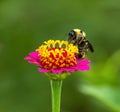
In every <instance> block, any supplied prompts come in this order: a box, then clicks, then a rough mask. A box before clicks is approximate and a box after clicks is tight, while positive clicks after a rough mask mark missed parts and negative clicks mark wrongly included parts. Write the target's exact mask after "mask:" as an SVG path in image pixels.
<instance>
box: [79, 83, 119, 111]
mask: <svg viewBox="0 0 120 112" xmlns="http://www.w3.org/2000/svg"><path fill="white" fill-rule="evenodd" d="M79 90H80V91H82V93H84V94H86V95H90V96H92V97H94V98H96V99H97V100H99V101H101V103H103V104H104V105H106V106H107V107H109V108H110V109H111V110H113V111H114V112H120V88H113V87H109V86H105V85H103V86H94V85H83V86H82V87H80V88H79Z"/></svg>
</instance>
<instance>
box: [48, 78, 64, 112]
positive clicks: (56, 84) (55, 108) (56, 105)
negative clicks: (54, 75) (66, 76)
mask: <svg viewBox="0 0 120 112" xmlns="http://www.w3.org/2000/svg"><path fill="white" fill-rule="evenodd" d="M50 84H51V92H52V112H60V102H61V88H62V80H50Z"/></svg>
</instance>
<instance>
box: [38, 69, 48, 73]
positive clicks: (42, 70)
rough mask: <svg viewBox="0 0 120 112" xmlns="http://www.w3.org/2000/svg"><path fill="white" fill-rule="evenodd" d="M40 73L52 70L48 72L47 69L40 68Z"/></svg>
mask: <svg viewBox="0 0 120 112" xmlns="http://www.w3.org/2000/svg"><path fill="white" fill-rule="evenodd" d="M38 71H39V72H43V73H47V72H50V70H46V69H44V68H38Z"/></svg>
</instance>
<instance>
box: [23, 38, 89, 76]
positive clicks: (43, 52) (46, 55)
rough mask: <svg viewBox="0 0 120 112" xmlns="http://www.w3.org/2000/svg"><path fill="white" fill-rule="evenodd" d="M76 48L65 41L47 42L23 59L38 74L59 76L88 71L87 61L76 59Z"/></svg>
mask: <svg viewBox="0 0 120 112" xmlns="http://www.w3.org/2000/svg"><path fill="white" fill-rule="evenodd" d="M77 53H78V48H77V46H74V45H73V44H68V42H67V41H60V40H56V41H55V40H48V41H47V42H46V41H45V42H44V44H43V45H41V46H40V47H39V48H38V49H37V50H36V51H34V52H31V53H30V54H29V56H26V57H25V60H27V61H28V62H29V63H33V64H35V65H37V66H38V70H39V72H43V73H53V74H61V73H65V72H74V71H77V70H78V71H85V70H89V69H90V68H89V65H88V64H89V63H90V61H89V60H86V59H84V58H76V54H77Z"/></svg>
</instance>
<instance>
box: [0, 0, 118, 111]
mask: <svg viewBox="0 0 120 112" xmlns="http://www.w3.org/2000/svg"><path fill="white" fill-rule="evenodd" d="M73 28H81V29H82V30H84V31H85V32H86V33H87V38H88V40H90V42H91V43H92V44H93V46H94V49H95V53H90V52H89V53H88V55H87V57H86V58H87V59H90V60H91V70H90V71H87V72H84V73H80V72H75V73H73V75H71V76H70V77H68V78H67V79H65V80H64V83H63V88H62V90H63V91H62V104H61V112H120V0H74V1H69V0H67V1H65V0H61V1H56V0H51V1H49V0H46V1H45V0H44V1H43V0H34V1H33V0H0V112H51V92H50V84H49V80H48V79H47V78H46V77H45V76H44V75H43V74H42V73H39V72H38V71H37V67H36V66H34V65H30V64H28V62H27V61H24V57H25V56H26V55H28V53H29V52H31V51H34V50H35V49H36V48H37V47H38V46H39V45H41V44H42V42H43V41H45V40H48V39H61V40H62V39H64V40H67V34H68V32H69V31H70V30H71V29H73Z"/></svg>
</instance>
